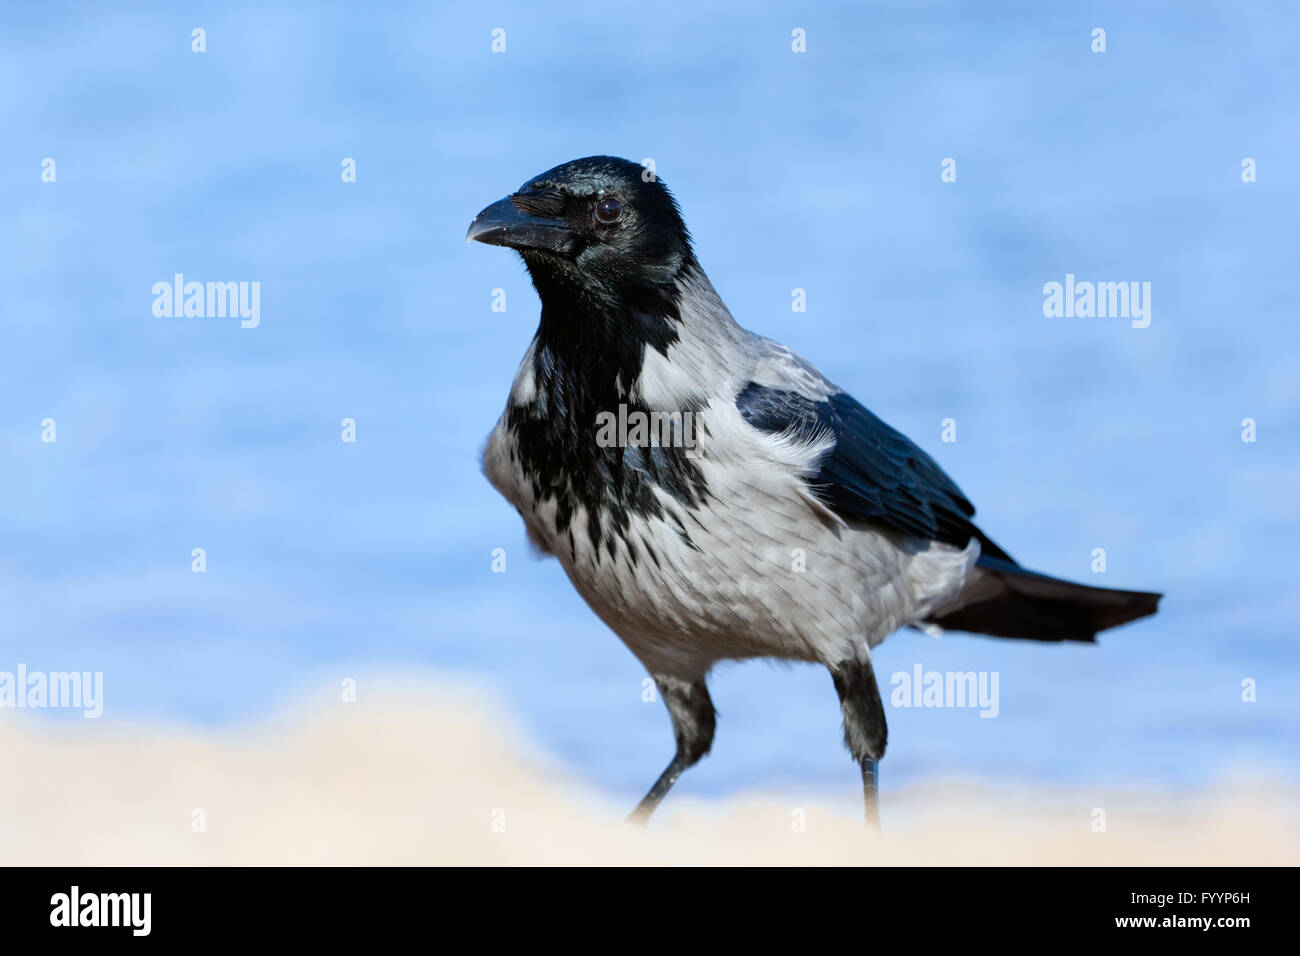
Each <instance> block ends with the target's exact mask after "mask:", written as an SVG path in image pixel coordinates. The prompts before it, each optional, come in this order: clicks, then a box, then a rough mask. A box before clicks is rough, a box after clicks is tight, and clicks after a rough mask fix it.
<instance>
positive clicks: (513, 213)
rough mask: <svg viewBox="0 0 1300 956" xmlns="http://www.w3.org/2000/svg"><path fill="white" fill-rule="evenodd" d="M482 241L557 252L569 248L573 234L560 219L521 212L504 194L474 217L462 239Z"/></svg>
mask: <svg viewBox="0 0 1300 956" xmlns="http://www.w3.org/2000/svg"><path fill="white" fill-rule="evenodd" d="M475 239H477V240H478V241H479V242H486V243H487V244H488V245H492V246H509V247H510V248H512V249H545V250H546V251H547V252H556V253H559V254H561V255H564V254H567V253H569V252H571V251H573V248H574V246H575V245H576V237H575V236H574V234H573V232H572V231H571V230H570V229H569V225H568V223H566V222H565V221H564V220H563V219H545V218H543V217H541V216H532V215H529V214H528V213H526V212H521V211H520V210H519V208H518V207H517V206H516V205H515V204H514V203H513V202H511V200H510V197H509V196H507V197H506V198H505V199H501V200H498V201H497V202H494V203H493V204H492V205H490V206H488V207H487V208H486V209H484V210H483V211H482V212H481V213H479V214H478V215H477V216H475V217H474V221H473V222H471V223H470V224H469V232H467V233H465V241H466V242H472V241H474V240H475Z"/></svg>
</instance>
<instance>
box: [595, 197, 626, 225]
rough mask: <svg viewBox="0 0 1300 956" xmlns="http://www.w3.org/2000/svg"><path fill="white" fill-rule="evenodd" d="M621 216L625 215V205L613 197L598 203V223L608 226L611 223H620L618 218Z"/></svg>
mask: <svg viewBox="0 0 1300 956" xmlns="http://www.w3.org/2000/svg"><path fill="white" fill-rule="evenodd" d="M621 215H623V204H622V203H621V202H619V201H618V200H617V199H615V198H614V197H613V196H606V197H605V198H604V199H602V200H600V202H598V203H596V221H597V222H603V223H605V224H606V225H608V224H609V223H611V222H618V217H619V216H621Z"/></svg>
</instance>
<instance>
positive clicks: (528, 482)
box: [466, 156, 1160, 823]
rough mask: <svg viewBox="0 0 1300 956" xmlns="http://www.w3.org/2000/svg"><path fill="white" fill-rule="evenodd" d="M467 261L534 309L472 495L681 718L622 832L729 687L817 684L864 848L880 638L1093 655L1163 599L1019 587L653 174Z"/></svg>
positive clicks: (483, 231)
mask: <svg viewBox="0 0 1300 956" xmlns="http://www.w3.org/2000/svg"><path fill="white" fill-rule="evenodd" d="M466 240H467V241H468V240H478V241H479V242H484V243H489V244H492V245H498V246H507V247H509V248H512V249H514V250H516V251H517V252H518V253H519V254H520V255H521V256H522V257H523V260H524V264H525V266H526V267H527V269H528V273H529V276H530V277H531V278H532V282H533V285H534V286H535V287H536V289H537V293H538V295H539V297H540V298H541V303H542V314H541V321H540V323H539V325H538V329H537V334H536V336H535V337H534V338H533V340H532V344H531V345H530V346H529V348H528V351H527V352H526V353H525V355H524V359H523V362H522V364H521V365H520V366H519V371H518V373H517V374H516V375H515V379H514V385H513V387H512V388H511V390H510V397H509V399H508V401H507V402H506V408H505V411H504V412H503V413H502V415H501V418H500V420H499V421H498V422H497V424H496V427H495V428H494V429H493V430H492V433H491V435H490V436H489V438H488V441H487V445H486V447H485V449H484V452H483V470H484V472H485V473H486V475H487V477H488V479H489V480H490V481H491V482H492V484H493V485H494V486H495V487H496V488H497V490H498V491H500V492H501V494H502V495H504V496H505V498H506V499H507V500H508V501H509V502H510V503H511V504H512V505H514V506H515V508H516V509H518V511H519V514H520V515H521V516H522V517H523V521H524V525H525V527H526V529H527V532H528V536H529V538H530V539H531V540H532V541H533V543H534V544H536V545H537V546H538V547H539V548H540V549H541V550H542V551H544V552H546V553H549V554H552V555H554V556H555V557H556V558H558V559H559V561H560V563H561V565H563V567H564V570H565V572H566V573H567V574H568V576H569V580H570V581H572V583H573V586H574V587H575V588H577V590H578V593H579V594H581V595H582V597H583V599H584V600H586V602H587V604H588V605H590V607H591V609H592V610H593V611H595V612H596V614H597V615H598V616H599V617H600V618H601V620H603V621H604V622H605V623H606V624H607V625H609V627H610V629H611V630H613V631H614V633H615V634H617V635H618V636H619V637H620V638H621V639H622V640H623V642H624V643H625V644H626V645H627V647H628V649H629V650H631V651H632V653H633V654H635V655H636V656H637V658H638V659H639V660H640V661H641V663H642V664H643V665H644V666H645V668H646V670H647V671H648V672H649V673H650V675H651V676H652V677H653V678H654V681H655V684H656V685H657V687H658V689H659V692H660V694H661V695H662V697H663V699H664V702H665V704H666V705H667V707H668V713H669V716H670V717H671V718H672V724H673V733H674V736H675V737H676V742H677V750H676V753H675V755H674V756H673V759H672V762H671V763H669V765H668V767H667V769H665V770H664V772H663V774H662V775H661V776H660V777H659V779H658V780H657V781H656V782H655V784H654V786H653V787H651V788H650V791H649V793H647V794H646V796H645V798H644V799H643V800H642V801H641V803H640V805H639V806H638V807H637V809H636V810H635V811H634V813H633V814H632V819H634V820H641V821H644V820H646V819H648V818H649V816H650V814H651V813H652V812H653V811H654V809H655V807H656V806H658V804H659V802H660V801H661V800H662V799H663V798H664V795H665V794H666V793H667V792H668V790H669V789H670V788H671V787H672V785H673V784H674V783H675V782H676V781H677V778H678V777H680V776H681V774H682V772H683V771H685V770H686V768H688V767H690V766H691V765H693V764H694V763H696V762H697V761H698V760H699V759H700V758H701V757H703V756H704V755H705V754H706V753H708V751H709V748H710V746H711V744H712V742H713V730H714V722H715V715H714V710H713V702H712V701H711V700H710V699H709V691H708V687H707V685H706V683H705V681H706V678H707V677H708V674H709V672H710V670H711V669H712V667H713V666H714V665H715V664H716V663H718V662H719V661H724V660H743V659H747V658H753V657H772V658H781V659H785V660H795V661H811V662H815V663H819V664H822V665H824V666H825V667H826V668H827V669H828V670H829V671H830V674H831V678H832V681H833V683H834V685H835V690H836V693H838V695H839V698H840V704H841V709H842V712H843V715H844V739H845V743H846V744H847V746H848V749H849V752H850V753H851V754H852V755H853V758H854V760H855V761H857V762H858V764H859V765H860V766H861V768H862V780H863V791H864V795H865V799H866V814H867V819H868V820H869V821H871V822H873V823H874V822H877V821H878V805H877V800H878V798H877V776H878V762H879V760H880V758H881V757H882V756H883V755H884V753H885V737H886V727H885V711H884V706H883V704H882V702H881V697H880V690H879V688H878V687H877V684H876V678H875V675H874V673H873V672H872V667H871V649H872V648H873V647H875V646H876V645H877V644H879V643H880V642H881V641H883V640H884V639H885V637H887V636H888V635H889V634H890V633H892V632H893V631H896V630H898V629H899V628H901V627H906V626H913V627H920V628H923V629H926V630H934V629H936V628H939V629H952V630H959V631H971V632H974V633H978V634H991V635H995V636H999V637H1011V638H1027V639H1030V640H1039V641H1093V640H1095V637H1096V634H1097V632H1098V631H1101V630H1105V629H1106V628H1110V627H1115V626H1116V625H1119V624H1124V623H1126V622H1128V621H1132V620H1135V619H1137V618H1140V617H1145V616H1146V615H1148V614H1153V613H1155V610H1156V604H1157V602H1158V601H1159V599H1160V595H1158V594H1151V593H1146V592H1137V591H1117V590H1110V589H1106V588H1093V587H1086V586H1084V585H1081V584H1073V583H1070V582H1068V581H1062V580H1058V579H1056V578H1052V577H1048V576H1046V575H1043V574H1037V573H1035V572H1033V571H1029V570H1026V569H1025V568H1022V567H1021V566H1020V565H1019V564H1017V563H1016V561H1015V560H1013V559H1012V557H1011V556H1010V555H1009V554H1007V552H1006V551H1004V550H1002V548H1000V547H998V545H996V544H994V543H993V541H991V540H990V539H989V537H988V536H987V535H985V534H984V532H983V531H981V530H980V529H979V528H977V527H976V526H975V524H974V523H973V521H972V518H973V516H974V514H975V508H974V506H972V505H971V503H970V501H968V500H967V498H966V496H965V495H964V494H962V491H961V489H960V488H958V487H957V485H956V484H955V483H954V482H953V481H952V479H951V478H949V477H948V476H947V475H946V474H944V472H943V470H942V469H941V468H940V467H939V465H938V464H937V463H936V462H935V461H934V459H933V458H931V457H930V456H929V455H927V454H926V453H925V452H924V451H922V450H921V449H920V448H918V447H917V446H916V445H914V444H913V443H912V442H911V441H909V440H908V439H907V438H906V437H904V436H903V435H901V434H900V433H899V432H897V431H895V430H894V429H892V428H890V427H889V426H888V425H886V424H885V423H884V422H883V421H881V420H880V419H879V418H877V417H876V416H875V415H873V414H872V413H871V412H870V411H868V410H867V409H866V408H865V407H863V406H862V405H861V404H859V403H858V402H856V401H855V400H854V399H853V398H852V397H851V396H849V395H848V394H847V393H845V392H844V391H842V390H841V389H839V388H838V387H836V386H835V385H833V384H831V383H830V382H829V381H827V379H826V378H825V377H824V376H822V375H821V373H819V372H818V371H817V370H816V369H815V368H813V366H812V365H810V364H809V363H808V362H806V361H804V360H803V359H802V358H800V357H799V356H798V355H796V354H795V353H794V352H792V351H791V350H790V349H788V348H786V347H785V346H783V345H779V344H777V343H776V342H773V341H771V340H770V339H766V338H763V337H762V336H759V335H755V334H753V333H752V332H748V331H746V330H745V329H743V328H741V327H740V326H739V325H738V324H737V323H736V321H735V320H734V319H733V318H732V317H731V313H730V312H728V311H727V307H726V306H725V305H723V303H722V300H721V299H720V298H719V297H718V294H717V292H715V291H714V289H713V286H712V284H710V282H709V279H708V277H707V276H706V275H705V274H704V271H703V270H702V269H701V268H700V265H699V262H698V261H697V260H696V258H695V254H694V252H693V250H692V245H691V238H690V234H689V233H688V232H687V230H686V225H685V223H684V222H683V221H682V217H681V213H680V211H679V209H678V206H677V203H676V201H675V200H674V198H673V196H672V194H671V193H669V191H668V190H667V188H665V186H664V184H663V183H662V182H660V181H659V180H658V178H657V177H656V176H654V175H652V174H650V173H649V172H648V171H647V170H645V169H644V168H643V167H642V166H639V165H637V164H635V163H631V162H628V161H627V160H623V159H616V158H613V157H609V156H592V157H588V158H586V159H578V160H574V161H573V162H569V163H565V164H563V165H561V166H557V167H555V168H554V169H552V170H549V171H547V172H545V173H542V174H541V175H540V176H537V177H535V178H533V179H531V180H529V181H528V182H526V183H524V185H523V186H522V187H521V188H520V189H519V190H518V191H517V192H514V193H512V194H511V195H510V196H508V197H507V198H505V199H502V200H500V201H499V202H495V203H493V204H492V205H490V206H488V207H487V208H486V209H484V210H483V211H482V212H480V213H479V214H478V215H477V216H476V217H475V218H474V221H473V222H472V223H471V224H470V227H469V233H468V235H467V236H466Z"/></svg>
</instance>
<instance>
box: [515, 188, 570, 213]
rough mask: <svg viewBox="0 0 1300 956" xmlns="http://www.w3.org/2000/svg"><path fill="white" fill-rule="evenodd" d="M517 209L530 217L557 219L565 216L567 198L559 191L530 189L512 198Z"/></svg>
mask: <svg viewBox="0 0 1300 956" xmlns="http://www.w3.org/2000/svg"><path fill="white" fill-rule="evenodd" d="M510 201H511V202H512V203H514V206H515V208H516V209H518V210H519V211H520V212H523V213H527V214H528V215H530V216H544V217H546V218H551V219H553V218H555V217H557V216H561V215H563V214H564V205H565V196H564V193H562V192H560V190H558V189H530V190H526V191H520V192H517V193H515V194H514V195H513V196H511V197H510Z"/></svg>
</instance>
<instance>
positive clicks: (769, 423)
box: [736, 382, 1014, 564]
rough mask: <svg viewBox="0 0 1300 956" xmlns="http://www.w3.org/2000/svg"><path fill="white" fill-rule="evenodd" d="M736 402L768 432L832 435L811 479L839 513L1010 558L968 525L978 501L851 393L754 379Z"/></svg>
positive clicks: (751, 420)
mask: <svg viewBox="0 0 1300 956" xmlns="http://www.w3.org/2000/svg"><path fill="white" fill-rule="evenodd" d="M736 407H737V408H738V409H739V410H740V414H741V415H743V416H744V418H745V420H746V421H748V422H749V423H750V424H751V425H753V426H754V427H755V428H758V429H761V430H763V431H767V432H787V433H791V434H794V435H797V436H799V437H802V438H811V437H812V436H814V435H817V434H822V433H826V432H829V433H830V434H832V435H834V436H835V447H834V448H833V449H831V450H830V451H829V452H827V453H826V454H825V455H823V456H822V458H821V460H820V461H819V462H818V469H817V472H816V473H815V474H814V475H812V476H810V477H809V479H808V480H809V484H810V485H811V486H812V488H813V491H814V493H815V494H816V495H817V496H818V497H819V498H820V499H821V500H822V501H824V502H826V504H827V505H828V506H829V507H830V508H831V509H832V510H833V511H834V512H835V513H836V514H838V515H840V516H841V517H844V518H850V519H856V520H859V521H869V522H873V523H875V524H878V525H883V526H884V527H886V528H890V529H892V530H894V531H900V532H903V533H905V534H910V535H915V536H916V537H918V538H924V539H926V540H928V541H942V542H944V543H945V544H951V545H956V546H957V547H959V548H964V547H965V546H966V545H967V544H968V543H969V542H970V539H971V538H978V539H979V541H980V544H981V545H982V554H984V555H993V556H995V557H1000V558H1003V559H1005V560H1007V561H1011V560H1012V559H1011V557H1010V556H1009V555H1008V554H1007V553H1006V552H1005V551H1003V550H1002V549H1001V548H999V547H998V546H997V545H996V544H994V543H993V542H992V541H990V540H989V539H988V538H987V537H986V536H985V535H984V534H983V532H981V531H980V530H979V528H977V527H975V525H974V524H973V523H972V522H971V518H972V517H973V516H974V514H975V506H974V505H972V504H971V503H970V501H969V500H967V498H966V496H965V495H963V494H962V491H961V489H960V488H958V487H957V485H956V484H955V483H954V482H953V480H952V479H951V478H949V477H948V476H947V475H945V474H944V473H943V469H941V468H940V467H939V466H938V464H937V463H936V462H935V460H934V459H933V458H931V457H930V456H929V455H927V454H926V453H925V452H924V451H922V450H921V449H920V448H918V447H917V446H916V445H915V444H913V443H912V442H911V441H909V440H908V438H907V437H906V436H904V435H902V434H901V433H899V432H897V431H895V430H894V429H892V428H890V427H889V426H888V425H886V424H885V423H884V422H882V421H881V420H880V419H879V418H877V417H876V416H875V415H873V414H871V412H870V411H868V410H867V409H866V408H865V407H864V406H863V405H862V404H860V403H859V402H858V401H856V400H855V399H854V398H853V397H852V396H851V395H848V394H846V393H844V392H837V393H836V394H834V395H831V396H830V397H829V398H827V400H826V401H817V400H815V399H812V398H808V397H807V396H805V395H802V394H800V393H799V392H795V391H787V390H784V389H777V388H770V387H768V386H765V385H758V384H756V383H754V382H751V383H750V384H749V385H747V386H746V387H745V388H744V390H742V391H741V392H740V394H739V395H737V396H736ZM1012 563H1013V564H1014V562H1012Z"/></svg>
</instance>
